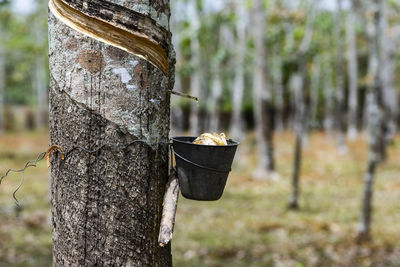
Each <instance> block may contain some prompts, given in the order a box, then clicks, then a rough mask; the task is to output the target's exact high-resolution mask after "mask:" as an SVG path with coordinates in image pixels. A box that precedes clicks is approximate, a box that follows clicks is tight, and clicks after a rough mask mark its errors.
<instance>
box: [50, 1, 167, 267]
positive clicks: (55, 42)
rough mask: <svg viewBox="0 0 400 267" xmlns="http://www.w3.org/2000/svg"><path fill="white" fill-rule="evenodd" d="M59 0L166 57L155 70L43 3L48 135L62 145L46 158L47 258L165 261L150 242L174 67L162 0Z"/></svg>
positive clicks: (72, 262) (160, 190)
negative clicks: (49, 232) (48, 199)
mask: <svg viewBox="0 0 400 267" xmlns="http://www.w3.org/2000/svg"><path fill="white" fill-rule="evenodd" d="M139 2H140V3H139ZM60 4H62V3H60ZM64 4H68V6H69V7H71V8H73V10H75V11H74V12H78V13H77V14H79V15H80V16H79V18H82V16H83V17H86V15H88V16H91V17H92V18H93V17H94V18H97V19H99V20H101V21H106V22H107V25H113V26H115V27H117V28H118V29H124V30H126V31H127V32H134V33H137V34H140V33H142V34H143V35H142V36H146V37H145V38H146V40H149V39H147V38H150V39H151V40H154V39H155V38H156V37H157V40H158V41H159V42H160V43H157V44H160V46H161V47H162V51H164V52H165V54H166V58H167V60H168V59H169V66H168V67H167V71H165V70H163V71H162V70H160V68H159V67H155V65H153V64H151V63H150V61H147V60H145V59H143V58H142V57H139V56H137V55H135V54H133V53H128V52H125V51H123V50H122V49H119V48H116V47H114V46H112V45H110V44H107V43H105V42H103V41H99V40H100V39H97V38H96V39H95V38H92V37H89V36H87V35H84V34H81V33H79V32H77V31H76V30H75V29H73V28H70V27H68V26H66V25H65V24H64V23H63V22H62V21H61V20H59V17H57V18H56V17H55V15H54V14H56V13H52V12H53V11H52V12H50V14H49V45H50V74H51V84H50V97H49V99H50V139H51V141H50V142H51V145H59V146H61V147H62V149H63V150H64V152H66V154H65V160H62V159H60V157H52V160H51V204H52V226H53V264H54V266H171V265H172V260H171V251H170V245H168V246H166V247H164V248H161V247H159V246H158V242H157V236H158V231H159V224H160V216H161V211H162V201H163V194H164V191H165V185H166V183H167V180H168V145H167V142H168V133H169V106H170V97H169V93H168V92H167V90H169V89H171V88H172V87H173V77H174V76H173V73H174V62H173V52H172V47H171V41H170V33H169V25H168V21H169V16H170V11H169V2H168V1H162V0H159V1H147V2H146V3H143V2H141V1H123V0H113V1H112V3H111V2H106V1H100V0H94V1H90V2H89V1H87V2H86V1H85V2H83V3H82V2H81V1H75V0H70V1H65V3H64ZM88 22H89V24H90V23H92V22H93V20H91V19H90V20H89V21H88ZM86 23H87V22H85V25H86ZM95 25H96V26H99V25H100V23H99V22H96V24H95ZM99 27H100V28H101V27H106V25H102V26H99ZM106 33H108V31H107V32H106ZM118 33H120V31H117V34H118ZM113 36H114V35H113ZM121 36H122V37H123V36H126V34H122V35H120V37H121ZM135 36H136V35H135ZM114 37H115V36H114ZM153 37H154V38H153ZM139 40H142V41H144V42H145V43H146V44H147V45H149V44H148V43H147V41H145V40H143V39H139ZM152 43H153V44H154V42H153V41H152ZM129 44H131V42H129V43H123V45H129ZM157 47H158V46H157ZM139 48H140V49H142V48H144V46H143V47H139ZM128 51H129V50H128ZM147 58H151V55H150V56H149V57H147ZM157 58H159V57H157ZM149 60H150V59H149ZM153 63H154V62H153ZM162 65H163V66H164V64H162ZM157 66H159V65H157ZM135 140H141V141H137V142H135ZM83 148H84V149H86V150H84V149H83Z"/></svg>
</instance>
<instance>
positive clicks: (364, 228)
mask: <svg viewBox="0 0 400 267" xmlns="http://www.w3.org/2000/svg"><path fill="white" fill-rule="evenodd" d="M373 8H374V9H373V13H374V31H373V35H371V37H372V36H373V38H371V39H370V41H371V43H370V51H371V54H370V57H372V58H373V59H372V62H376V68H372V70H373V72H372V73H370V74H369V75H371V76H372V79H373V86H372V87H370V92H369V95H368V98H369V106H368V108H369V124H370V125H369V126H370V127H369V128H370V129H369V130H370V133H369V155H368V156H369V157H368V162H367V170H366V173H365V176H364V183H365V185H364V196H363V201H362V210H361V217H360V225H359V229H358V238H359V240H360V241H363V240H366V239H369V237H370V228H371V217H372V196H373V185H374V179H375V173H376V167H377V165H378V164H379V163H381V162H382V161H383V160H384V159H385V157H386V142H385V129H386V125H385V118H384V108H385V107H384V101H383V86H382V85H383V84H382V72H381V71H380V70H381V68H382V67H383V65H382V64H383V63H384V60H383V56H384V55H383V54H382V53H381V52H382V48H381V45H382V42H381V38H383V35H384V34H385V33H384V31H382V28H381V26H382V19H384V18H383V16H382V13H383V11H384V9H385V0H374V2H373Z"/></svg>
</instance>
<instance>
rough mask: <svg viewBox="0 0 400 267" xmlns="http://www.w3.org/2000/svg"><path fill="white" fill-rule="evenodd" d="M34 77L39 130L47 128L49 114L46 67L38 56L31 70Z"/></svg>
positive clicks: (42, 59)
mask: <svg viewBox="0 0 400 267" xmlns="http://www.w3.org/2000/svg"><path fill="white" fill-rule="evenodd" d="M33 71H34V74H35V77H34V86H35V88H36V95H37V105H38V112H37V125H38V126H39V127H40V128H45V127H47V124H48V119H49V117H48V116H49V114H48V101H47V96H48V93H47V83H46V81H47V77H46V65H45V61H44V58H43V57H41V56H38V57H37V58H36V60H35V69H34V70H33Z"/></svg>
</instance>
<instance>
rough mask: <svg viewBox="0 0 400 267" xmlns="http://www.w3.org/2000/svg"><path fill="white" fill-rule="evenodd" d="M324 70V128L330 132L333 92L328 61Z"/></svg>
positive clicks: (332, 121)
mask: <svg viewBox="0 0 400 267" xmlns="http://www.w3.org/2000/svg"><path fill="white" fill-rule="evenodd" d="M326 65H327V66H326V67H325V71H324V73H325V74H324V81H323V83H324V103H325V108H324V129H325V131H326V132H328V133H330V132H331V131H332V130H333V125H334V117H333V114H334V92H333V82H332V68H331V67H330V62H329V61H328V63H327V64H326Z"/></svg>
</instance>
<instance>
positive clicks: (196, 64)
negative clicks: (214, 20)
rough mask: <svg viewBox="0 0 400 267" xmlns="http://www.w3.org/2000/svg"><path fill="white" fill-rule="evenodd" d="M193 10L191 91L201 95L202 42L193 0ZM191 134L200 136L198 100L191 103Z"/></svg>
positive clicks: (191, 5)
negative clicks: (200, 42)
mask: <svg viewBox="0 0 400 267" xmlns="http://www.w3.org/2000/svg"><path fill="white" fill-rule="evenodd" d="M189 7H190V10H191V13H192V14H191V15H192V17H191V24H192V28H193V33H192V34H193V36H192V39H191V40H190V50H191V55H192V58H191V64H192V75H191V77H190V92H191V95H192V96H196V97H198V96H200V92H201V74H200V73H201V70H200V69H201V66H200V44H199V34H198V31H199V28H200V19H199V15H198V11H197V7H196V1H192V2H191V3H190V5H189ZM189 120H190V129H189V130H190V134H191V135H193V136H198V135H199V134H200V132H199V131H200V125H199V104H198V103H197V102H193V101H192V102H191V105H190V118H189Z"/></svg>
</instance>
